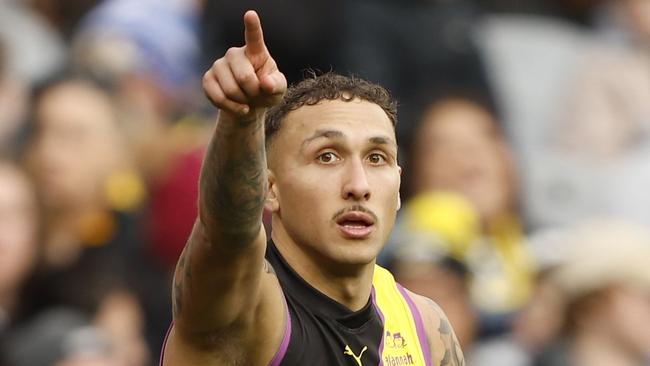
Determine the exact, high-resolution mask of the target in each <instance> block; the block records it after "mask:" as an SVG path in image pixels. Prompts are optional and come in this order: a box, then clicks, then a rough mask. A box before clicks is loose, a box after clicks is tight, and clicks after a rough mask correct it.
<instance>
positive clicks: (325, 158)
mask: <svg viewBox="0 0 650 366" xmlns="http://www.w3.org/2000/svg"><path fill="white" fill-rule="evenodd" d="M339 160H340V159H339V157H338V156H336V154H334V153H333V152H326V153H322V154H320V155H319V156H318V161H319V162H321V163H324V164H330V163H333V162H336V161H339Z"/></svg>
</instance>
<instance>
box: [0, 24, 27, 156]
mask: <svg viewBox="0 0 650 366" xmlns="http://www.w3.org/2000/svg"><path fill="white" fill-rule="evenodd" d="M7 53H8V49H7V47H6V44H5V42H4V39H3V37H2V35H0V154H13V153H15V150H16V149H17V145H18V144H17V141H16V138H17V137H18V136H17V135H18V131H19V129H20V127H21V125H22V123H23V121H24V118H25V116H26V114H27V90H26V89H27V88H26V86H25V84H24V83H22V82H20V81H19V80H18V79H17V78H16V77H15V76H14V75H12V74H11V73H10V71H9V67H8V63H9V55H8V54H7Z"/></svg>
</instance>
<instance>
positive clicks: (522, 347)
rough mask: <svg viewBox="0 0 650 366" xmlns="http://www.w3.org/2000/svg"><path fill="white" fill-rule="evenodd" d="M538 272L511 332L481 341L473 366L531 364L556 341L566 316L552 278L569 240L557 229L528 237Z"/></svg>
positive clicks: (560, 294)
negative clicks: (528, 296) (529, 294)
mask: <svg viewBox="0 0 650 366" xmlns="http://www.w3.org/2000/svg"><path fill="white" fill-rule="evenodd" d="M528 243H529V244H528V246H529V248H530V250H531V252H532V255H533V258H534V261H535V267H536V269H537V273H536V275H535V277H534V280H533V288H532V293H531V296H530V298H529V299H528V301H527V302H526V304H525V305H524V306H523V307H522V308H521V309H520V310H519V311H517V313H516V314H514V316H513V319H512V327H511V329H510V331H509V332H507V333H505V334H503V335H501V336H498V337H493V338H490V339H487V340H485V341H482V342H480V343H479V344H478V345H477V346H476V347H474V348H473V353H472V354H471V356H470V359H469V360H468V364H469V365H472V366H491V365H500V366H531V365H533V362H534V360H535V358H536V357H537V355H539V354H540V353H541V352H542V351H544V350H545V349H546V347H547V346H548V345H549V344H551V343H552V342H554V341H555V340H556V339H557V337H558V335H559V332H560V330H561V327H562V323H563V319H564V315H563V313H564V296H563V295H562V293H561V292H560V289H559V288H558V286H557V285H556V283H555V281H553V274H554V273H555V270H556V269H557V268H558V267H559V266H560V265H561V264H564V262H565V261H566V252H567V248H566V247H567V243H566V240H565V235H564V232H563V230H561V229H559V228H556V229H550V230H544V231H542V232H539V233H534V234H532V235H531V236H530V237H529V239H528Z"/></svg>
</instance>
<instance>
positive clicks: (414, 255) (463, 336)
mask: <svg viewBox="0 0 650 366" xmlns="http://www.w3.org/2000/svg"><path fill="white" fill-rule="evenodd" d="M402 234H405V235H407V236H408V238H403V239H402V240H399V239H398V241H399V242H400V243H403V245H400V246H399V248H397V249H396V250H395V252H394V253H393V255H392V256H391V258H390V259H389V261H388V266H389V268H390V270H391V271H392V272H393V273H394V274H395V278H396V279H397V280H398V281H399V282H400V283H401V284H402V285H403V286H404V287H406V288H408V289H409V290H410V291H414V292H417V293H420V294H422V295H423V296H426V297H428V298H430V299H432V300H433V301H435V302H436V303H437V304H438V305H440V307H442V308H444V309H447V310H446V313H447V316H448V317H449V321H450V323H452V324H453V325H454V331H455V332H456V336H457V337H458V341H459V342H460V345H461V348H462V349H463V353H464V354H465V355H469V356H468V358H471V354H472V346H473V343H474V341H475V340H476V335H477V332H478V317H477V314H476V312H475V311H474V307H473V305H472V301H471V299H470V294H469V286H468V285H469V276H470V273H469V271H468V269H467V267H466V266H465V265H464V264H463V263H461V262H459V261H458V260H456V259H454V258H453V257H452V256H450V255H448V253H445V252H444V251H442V250H441V248H442V247H443V245H440V244H438V243H435V241H436V240H439V239H440V238H439V237H437V236H435V235H426V234H424V233H416V234H413V233H404V232H403V233H402ZM432 242H433V243H432Z"/></svg>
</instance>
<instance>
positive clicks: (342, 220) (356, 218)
mask: <svg viewBox="0 0 650 366" xmlns="http://www.w3.org/2000/svg"><path fill="white" fill-rule="evenodd" d="M336 224H337V226H338V228H339V230H340V231H341V233H342V234H343V235H344V236H345V237H348V238H350V239H364V238H367V237H368V236H369V235H370V234H371V233H372V232H373V231H374V227H375V220H374V218H373V217H372V216H371V215H369V214H367V213H365V212H360V211H350V212H346V213H345V214H343V215H341V216H339V217H338V218H337V220H336Z"/></svg>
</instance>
